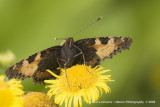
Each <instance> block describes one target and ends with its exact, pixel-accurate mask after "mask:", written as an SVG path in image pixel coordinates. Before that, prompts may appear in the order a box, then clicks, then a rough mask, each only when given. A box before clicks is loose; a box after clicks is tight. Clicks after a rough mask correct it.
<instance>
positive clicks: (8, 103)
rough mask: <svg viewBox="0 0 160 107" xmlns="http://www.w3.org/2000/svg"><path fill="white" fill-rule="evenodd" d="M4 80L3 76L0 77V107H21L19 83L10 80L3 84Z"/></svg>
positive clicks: (21, 92)
mask: <svg viewBox="0 0 160 107" xmlns="http://www.w3.org/2000/svg"><path fill="white" fill-rule="evenodd" d="M4 79H5V76H0V107H23V100H22V98H21V97H20V96H21V95H22V94H23V93H24V92H23V91H22V88H23V86H22V85H21V81H17V80H15V79H12V80H10V81H8V82H5V81H4Z"/></svg>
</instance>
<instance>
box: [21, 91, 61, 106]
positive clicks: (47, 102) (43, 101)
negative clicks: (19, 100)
mask: <svg viewBox="0 0 160 107" xmlns="http://www.w3.org/2000/svg"><path fill="white" fill-rule="evenodd" d="M23 100H24V107H58V105H56V104H55V103H54V101H53V100H52V99H51V98H49V97H48V96H47V95H46V94H44V93H41V92H30V93H28V94H26V95H24V96H23Z"/></svg>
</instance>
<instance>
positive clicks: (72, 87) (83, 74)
mask: <svg viewBox="0 0 160 107" xmlns="http://www.w3.org/2000/svg"><path fill="white" fill-rule="evenodd" d="M47 71H48V72H50V73H51V74H52V75H53V76H56V77H57V79H56V80H45V81H44V82H45V83H50V84H51V85H48V86H46V88H47V87H49V88H50V90H49V91H48V93H47V94H48V95H49V96H50V97H52V96H53V95H55V97H54V100H55V103H56V104H59V105H60V106H62V104H63V103H65V107H67V106H69V107H71V105H72V101H73V105H74V107H78V106H82V100H83V99H84V101H85V102H86V103H88V104H90V103H91V102H95V101H96V100H98V98H99V97H100V96H101V95H102V92H103V90H104V91H105V93H108V92H110V88H109V87H108V86H107V84H106V83H107V82H108V81H109V82H110V81H112V80H111V75H104V73H106V72H109V71H110V70H104V69H103V68H102V66H100V65H99V66H97V67H95V68H91V66H87V69H86V67H85V65H76V66H72V67H71V68H68V69H67V78H68V82H67V78H66V74H65V70H64V69H62V73H61V75H60V76H57V75H55V74H54V73H53V72H51V71H49V70H47ZM88 71H89V72H88ZM68 84H69V85H68ZM100 94H101V95H100Z"/></svg>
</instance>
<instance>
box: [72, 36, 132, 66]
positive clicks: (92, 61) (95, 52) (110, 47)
mask: <svg viewBox="0 0 160 107" xmlns="http://www.w3.org/2000/svg"><path fill="white" fill-rule="evenodd" d="M131 43H132V39H130V38H128V37H99V38H98V37H97V38H88V39H81V40H78V41H76V42H75V45H76V46H77V47H79V48H80V49H81V50H82V52H83V53H84V56H85V63H86V65H91V66H92V67H95V66H96V65H98V64H100V61H101V60H105V59H108V58H112V57H113V56H114V55H116V54H117V53H119V52H121V51H122V50H126V49H129V47H130V45H131Z"/></svg>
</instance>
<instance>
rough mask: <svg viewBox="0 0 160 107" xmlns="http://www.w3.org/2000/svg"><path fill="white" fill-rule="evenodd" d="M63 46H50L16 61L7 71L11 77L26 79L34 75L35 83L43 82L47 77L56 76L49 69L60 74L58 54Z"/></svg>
mask: <svg viewBox="0 0 160 107" xmlns="http://www.w3.org/2000/svg"><path fill="white" fill-rule="evenodd" d="M60 49H61V46H55V47H51V48H48V49H46V50H44V51H41V52H38V53H36V54H34V55H32V56H29V57H28V58H26V59H24V60H22V61H20V62H18V63H16V64H15V65H13V66H12V67H10V68H9V69H8V70H7V71H6V75H7V77H8V78H9V79H11V78H19V79H22V80H23V79H26V78H30V77H32V79H33V81H34V82H35V83H43V81H44V80H45V79H51V78H55V77H53V76H52V75H51V74H50V73H48V72H47V71H46V70H47V69H49V70H51V71H53V72H54V73H55V74H58V75H59V74H60V71H59V70H57V68H58V67H59V65H58V63H57V56H59V55H60Z"/></svg>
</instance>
